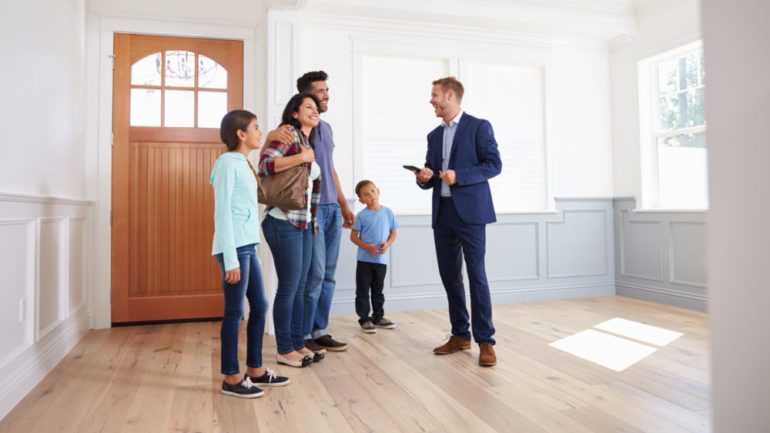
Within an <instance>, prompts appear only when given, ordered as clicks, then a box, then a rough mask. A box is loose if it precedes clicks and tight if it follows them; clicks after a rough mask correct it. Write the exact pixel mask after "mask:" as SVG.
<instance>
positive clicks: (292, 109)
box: [281, 92, 321, 146]
mask: <svg viewBox="0 0 770 433" xmlns="http://www.w3.org/2000/svg"><path fill="white" fill-rule="evenodd" d="M307 98H310V99H312V100H313V102H314V103H315V106H316V107H320V106H321V102H320V101H319V100H318V98H317V97H316V96H315V95H313V94H310V93H304V92H303V93H297V94H296V95H294V96H292V97H291V99H289V102H288V103H287V104H286V108H284V109H283V115H282V116H281V125H291V126H293V127H294V129H296V130H297V131H300V133H301V132H302V125H301V124H300V123H299V120H298V119H295V118H294V117H292V114H294V113H298V112H299V107H301V106H302V103H303V102H305V99H307ZM314 136H315V128H313V130H312V131H311V132H310V137H308V141H309V142H310V143H311V146H312V142H313V137H314Z"/></svg>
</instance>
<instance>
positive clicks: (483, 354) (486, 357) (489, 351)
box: [479, 343, 497, 367]
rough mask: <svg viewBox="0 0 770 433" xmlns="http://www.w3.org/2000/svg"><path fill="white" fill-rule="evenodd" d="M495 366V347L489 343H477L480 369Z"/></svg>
mask: <svg viewBox="0 0 770 433" xmlns="http://www.w3.org/2000/svg"><path fill="white" fill-rule="evenodd" d="M495 364H497V356H496V355H495V347H494V345H492V344H491V343H479V365H480V366H482V367H492V366H494V365H495Z"/></svg>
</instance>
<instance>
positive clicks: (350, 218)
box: [340, 206, 356, 229]
mask: <svg viewBox="0 0 770 433" xmlns="http://www.w3.org/2000/svg"><path fill="white" fill-rule="evenodd" d="M340 211H342V227H344V228H346V229H349V228H351V227H353V222H354V221H355V219H356V216H355V215H354V214H353V211H351V210H350V208H349V207H347V206H345V207H344V208H342V209H340Z"/></svg>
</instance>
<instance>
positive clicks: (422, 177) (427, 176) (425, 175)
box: [415, 167, 433, 183]
mask: <svg viewBox="0 0 770 433" xmlns="http://www.w3.org/2000/svg"><path fill="white" fill-rule="evenodd" d="M415 175H416V176H417V181H418V182H420V183H428V181H430V180H431V178H432V177H433V170H431V169H429V168H427V167H425V168H423V169H422V170H420V171H418V172H416V173H415Z"/></svg>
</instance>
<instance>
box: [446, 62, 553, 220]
mask: <svg viewBox="0 0 770 433" xmlns="http://www.w3.org/2000/svg"><path fill="white" fill-rule="evenodd" d="M460 80H461V81H462V83H463V85H464V86H465V96H464V97H463V109H464V110H465V111H467V112H468V113H469V114H472V115H474V116H476V117H480V118H482V119H487V120H489V122H490V123H491V124H492V129H493V130H494V132H495V139H497V145H498V147H499V149H500V157H501V159H502V161H503V171H502V173H501V174H500V175H498V176H497V177H495V178H493V179H492V180H490V185H491V187H492V196H493V199H494V202H495V210H496V211H497V212H498V213H502V212H516V211H540V210H544V209H545V208H546V166H545V139H544V128H545V120H544V111H545V110H544V103H543V72H542V68H539V67H528V66H511V65H504V64H493V63H480V62H467V63H466V64H465V68H464V74H463V78H460Z"/></svg>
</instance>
